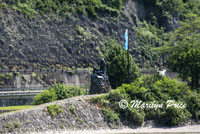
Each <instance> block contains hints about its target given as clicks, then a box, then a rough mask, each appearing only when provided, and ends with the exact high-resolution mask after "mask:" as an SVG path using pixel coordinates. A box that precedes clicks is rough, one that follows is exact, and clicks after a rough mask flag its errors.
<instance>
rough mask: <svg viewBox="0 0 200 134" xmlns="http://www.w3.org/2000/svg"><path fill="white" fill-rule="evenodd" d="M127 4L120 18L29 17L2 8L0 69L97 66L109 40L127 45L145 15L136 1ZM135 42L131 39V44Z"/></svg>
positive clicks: (0, 18) (48, 15)
mask: <svg viewBox="0 0 200 134" xmlns="http://www.w3.org/2000/svg"><path fill="white" fill-rule="evenodd" d="M125 4H127V6H128V7H127V8H125V9H126V10H128V11H125V10H124V11H122V12H123V13H122V14H121V15H120V16H119V17H118V18H117V19H116V18H111V17H105V18H101V17H98V18H88V17H87V16H85V15H77V16H75V15H70V16H68V17H59V16H56V15H54V14H47V15H37V16H35V17H34V18H27V17H26V16H24V14H22V13H20V12H18V11H15V10H14V9H9V8H8V9H1V15H0V37H1V38H0V67H1V68H3V67H5V66H6V67H8V66H10V67H11V68H12V67H15V66H22V67H32V66H33V67H38V66H42V67H44V68H45V67H49V68H50V67H52V66H53V65H54V66H55V65H62V66H67V67H70V68H72V67H78V68H80V67H83V68H86V67H91V66H93V65H95V64H96V61H97V57H99V56H100V54H101V51H102V50H103V47H104V44H105V43H104V41H105V39H106V38H107V37H115V38H116V39H117V40H118V42H119V43H120V44H123V42H124V39H123V34H124V32H125V29H127V28H128V29H129V34H130V35H132V36H134V31H135V30H134V28H135V26H136V24H135V23H136V20H137V19H138V18H137V16H141V15H139V14H141V12H140V10H139V9H144V8H139V7H142V5H141V6H135V4H134V2H131V3H125ZM136 5H137V4H136ZM136 7H137V8H136ZM131 9H135V10H134V11H132V10H131ZM137 10H138V11H137ZM133 40H134V39H132V38H130V42H133Z"/></svg>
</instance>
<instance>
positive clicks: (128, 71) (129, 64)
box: [127, 29, 130, 84]
mask: <svg viewBox="0 0 200 134" xmlns="http://www.w3.org/2000/svg"><path fill="white" fill-rule="evenodd" d="M127 33H128V29H127ZM128 39H129V38H128ZM128 42H129V41H128ZM127 54H128V55H127V57H128V84H130V63H129V45H128V52H127Z"/></svg>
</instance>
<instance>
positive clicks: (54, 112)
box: [47, 104, 63, 117]
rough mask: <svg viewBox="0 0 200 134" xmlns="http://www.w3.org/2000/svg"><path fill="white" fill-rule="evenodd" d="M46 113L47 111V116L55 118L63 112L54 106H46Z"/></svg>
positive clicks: (57, 106)
mask: <svg viewBox="0 0 200 134" xmlns="http://www.w3.org/2000/svg"><path fill="white" fill-rule="evenodd" d="M47 111H48V113H49V115H51V116H52V117H55V116H57V115H59V114H60V113H62V112H63V110H62V109H61V107H60V106H59V105H56V104H54V105H49V106H47Z"/></svg>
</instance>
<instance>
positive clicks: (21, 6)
mask: <svg viewBox="0 0 200 134" xmlns="http://www.w3.org/2000/svg"><path fill="white" fill-rule="evenodd" d="M122 4H123V0H110V1H106V0H13V1H12V2H1V4H0V5H1V6H0V7H1V8H5V7H6V6H11V7H12V8H15V9H16V10H18V11H20V12H22V13H24V14H25V15H28V16H31V17H33V16H35V15H37V14H45V13H56V14H58V15H61V16H63V15H69V13H72V14H85V15H88V16H90V17H97V15H98V14H99V13H101V14H102V15H109V16H118V14H119V12H120V9H121V7H122Z"/></svg>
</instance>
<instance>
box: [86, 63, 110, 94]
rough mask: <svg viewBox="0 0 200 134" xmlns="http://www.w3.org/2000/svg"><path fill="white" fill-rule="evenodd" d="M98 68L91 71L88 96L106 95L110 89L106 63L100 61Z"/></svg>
mask: <svg viewBox="0 0 200 134" xmlns="http://www.w3.org/2000/svg"><path fill="white" fill-rule="evenodd" d="M98 66H99V69H98V68H94V69H93V74H92V76H91V87H90V94H99V93H107V92H109V90H110V89H111V87H110V82H109V79H108V76H107V75H106V62H105V60H104V59H101V60H100V61H99V62H98Z"/></svg>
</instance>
